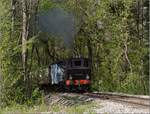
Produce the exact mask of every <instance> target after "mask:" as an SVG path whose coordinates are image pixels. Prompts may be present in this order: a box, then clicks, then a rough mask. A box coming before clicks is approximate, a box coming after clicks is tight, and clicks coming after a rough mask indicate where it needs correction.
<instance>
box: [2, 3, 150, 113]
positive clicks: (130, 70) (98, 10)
mask: <svg viewBox="0 0 150 114" xmlns="http://www.w3.org/2000/svg"><path fill="white" fill-rule="evenodd" d="M137 2H138V1H135V0H114V1H110V0H64V1H61V2H57V1H53V0H40V2H39V12H42V11H48V10H50V9H51V8H55V7H60V8H63V9H65V10H66V11H67V12H72V13H73V14H74V15H75V18H76V25H77V29H78V33H77V34H76V37H75V41H74V45H73V47H72V50H71V49H67V48H65V46H64V44H63V41H62V40H61V39H57V38H56V37H55V36H49V35H47V34H44V33H36V31H34V30H33V33H34V35H33V34H30V33H29V38H28V41H27V50H28V54H27V55H28V56H27V60H28V61H27V67H28V68H27V71H28V74H29V77H30V78H31V93H32V95H31V98H30V99H26V96H25V85H26V82H25V81H24V77H23V70H22V57H21V54H22V49H21V46H22V43H21V39H20V36H21V33H22V20H21V19H22V13H21V12H20V11H22V9H21V6H18V7H17V8H18V9H17V10H16V17H15V27H14V28H15V31H13V36H11V24H12V23H11V16H12V12H11V9H12V8H11V4H10V1H9V0H1V1H0V68H1V70H0V71H1V72H2V78H1V80H0V84H1V87H2V92H1V95H0V99H1V101H2V105H3V106H6V105H11V104H15V103H16V104H17V103H19V104H28V105H33V104H40V103H41V102H42V100H41V96H42V93H41V92H40V91H39V89H38V83H39V81H40V76H42V77H45V76H46V75H47V74H46V71H45V69H46V68H47V67H48V65H49V64H51V63H52V62H54V61H56V60H59V59H65V58H68V57H71V56H74V57H76V56H81V57H88V54H89V47H91V49H92V55H91V56H92V59H93V63H92V90H97V91H117V92H126V93H132V94H148V88H149V82H148V80H149V76H148V75H149V69H148V68H149V66H148V64H149V61H148V59H149V47H148V26H147V25H148V24H146V25H145V24H143V23H148V17H147V15H148V10H146V11H144V12H145V13H144V14H140V12H137V9H138V8H139V7H138V6H137V5H136V4H137ZM146 3H147V1H144V3H143V4H142V5H141V6H140V7H141V8H140V9H142V8H143V7H146V6H147V4H146ZM18 4H19V5H20V4H21V3H20V2H19V3H18ZM147 7H148V6H147ZM147 9H148V8H147ZM31 12H32V11H31ZM31 12H30V13H31ZM33 12H34V11H33ZM138 13H139V14H138ZM31 14H32V13H31ZM142 16H144V17H142ZM139 17H140V18H139ZM142 19H143V20H142ZM142 22H143V23H142ZM33 26H34V25H33ZM10 36H11V37H10ZM43 38H46V40H43ZM89 42H90V44H88V43H89ZM72 53H73V55H72ZM41 107H42V106H41ZM43 109H45V106H44V105H43ZM56 109H59V107H57V106H56V107H54V110H56ZM84 109H85V107H80V108H79V109H77V110H79V113H80V112H83V110H84ZM23 110H24V109H23ZM41 110H42V109H41ZM71 110H74V109H71ZM77 110H76V109H75V110H74V111H77Z"/></svg>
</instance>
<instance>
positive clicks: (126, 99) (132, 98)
mask: <svg viewBox="0 0 150 114" xmlns="http://www.w3.org/2000/svg"><path fill="white" fill-rule="evenodd" d="M84 95H86V96H90V97H93V98H101V99H108V100H112V101H115V102H121V103H122V102H123V103H128V104H132V105H138V106H143V107H147V108H149V107H150V97H149V96H139V95H128V94H119V93H111V92H100V93H84Z"/></svg>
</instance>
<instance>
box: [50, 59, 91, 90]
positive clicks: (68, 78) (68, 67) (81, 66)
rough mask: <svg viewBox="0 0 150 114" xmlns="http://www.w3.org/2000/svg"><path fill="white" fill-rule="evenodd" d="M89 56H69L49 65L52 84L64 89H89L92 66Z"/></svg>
mask: <svg viewBox="0 0 150 114" xmlns="http://www.w3.org/2000/svg"><path fill="white" fill-rule="evenodd" d="M90 66H91V65H90V62H89V59H88V58H69V59H66V60H60V61H56V62H54V63H52V64H50V65H49V75H48V76H49V79H50V85H53V86H55V87H56V86H57V87H58V88H60V90H63V91H75V90H84V91H89V88H90V83H91V68H90Z"/></svg>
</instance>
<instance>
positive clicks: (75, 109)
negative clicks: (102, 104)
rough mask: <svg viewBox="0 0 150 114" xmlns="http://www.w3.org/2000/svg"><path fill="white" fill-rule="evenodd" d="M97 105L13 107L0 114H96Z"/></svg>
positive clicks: (3, 110)
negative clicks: (94, 110)
mask: <svg viewBox="0 0 150 114" xmlns="http://www.w3.org/2000/svg"><path fill="white" fill-rule="evenodd" d="M95 106H96V104H94V103H87V104H83V105H82V104H81V105H74V106H68V107H66V106H62V105H60V104H55V105H52V106H47V105H45V104H41V105H38V106H33V107H28V106H26V105H13V106H10V107H5V108H3V109H1V110H0V114H4V113H10V114H11V113H18V114H25V113H29V112H30V113H37V112H64V113H69V114H70V113H76V114H83V113H84V112H87V113H88V114H94V112H93V109H92V108H93V107H95Z"/></svg>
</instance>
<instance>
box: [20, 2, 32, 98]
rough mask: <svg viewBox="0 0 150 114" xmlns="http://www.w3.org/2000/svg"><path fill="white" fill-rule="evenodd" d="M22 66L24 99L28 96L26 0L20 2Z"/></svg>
mask: <svg viewBox="0 0 150 114" xmlns="http://www.w3.org/2000/svg"><path fill="white" fill-rule="evenodd" d="M22 10H23V12H22V14H23V15H22V16H23V17H22V20H23V21H22V65H23V75H24V81H25V85H26V97H27V98H28V97H29V96H30V95H29V93H28V86H29V76H28V73H27V38H28V16H27V0H22Z"/></svg>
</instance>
